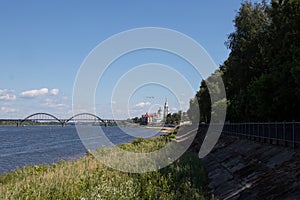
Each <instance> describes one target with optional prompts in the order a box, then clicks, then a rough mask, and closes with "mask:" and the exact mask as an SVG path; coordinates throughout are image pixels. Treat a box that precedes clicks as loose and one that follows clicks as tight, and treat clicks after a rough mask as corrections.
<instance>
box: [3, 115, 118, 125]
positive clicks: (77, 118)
mask: <svg viewBox="0 0 300 200" xmlns="http://www.w3.org/2000/svg"><path fill="white" fill-rule="evenodd" d="M41 121H43V122H44V123H50V122H51V123H53V122H55V123H58V124H61V125H62V126H65V125H67V124H68V123H71V122H82V123H87V122H93V123H95V122H97V123H99V124H100V125H105V126H107V125H109V124H112V123H115V120H113V119H102V118H100V117H99V116H97V115H95V114H92V113H79V114H76V115H73V116H71V117H70V118H67V119H59V118H58V117H56V116H55V115H52V114H50V113H34V114H31V115H29V116H27V117H25V118H24V119H0V124H1V123H3V122H4V123H9V122H11V123H16V125H17V126H22V124H23V123H25V122H34V123H36V122H41Z"/></svg>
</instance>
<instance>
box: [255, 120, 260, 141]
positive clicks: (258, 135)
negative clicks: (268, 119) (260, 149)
mask: <svg viewBox="0 0 300 200" xmlns="http://www.w3.org/2000/svg"><path fill="white" fill-rule="evenodd" d="M257 137H258V139H259V138H260V134H259V122H257ZM255 140H256V139H255Z"/></svg>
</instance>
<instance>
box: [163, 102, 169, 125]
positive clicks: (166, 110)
mask: <svg viewBox="0 0 300 200" xmlns="http://www.w3.org/2000/svg"><path fill="white" fill-rule="evenodd" d="M168 114H169V105H168V99H167V98H166V102H165V106H164V120H165V119H166V118H167V115H168Z"/></svg>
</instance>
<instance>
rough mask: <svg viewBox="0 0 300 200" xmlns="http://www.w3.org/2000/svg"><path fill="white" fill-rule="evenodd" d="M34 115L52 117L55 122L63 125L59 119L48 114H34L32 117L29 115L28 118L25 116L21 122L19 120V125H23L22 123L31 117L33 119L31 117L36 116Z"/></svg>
mask: <svg viewBox="0 0 300 200" xmlns="http://www.w3.org/2000/svg"><path fill="white" fill-rule="evenodd" d="M36 115H47V116H49V117H52V118H53V119H55V120H56V121H58V122H59V123H61V124H62V125H63V123H64V122H63V121H61V120H60V119H58V118H57V117H55V116H54V115H51V114H49V113H42V112H41V113H34V114H32V115H29V116H27V117H25V118H24V119H23V120H21V121H20V125H21V124H22V123H23V122H25V121H26V120H28V119H30V118H31V117H33V116H36Z"/></svg>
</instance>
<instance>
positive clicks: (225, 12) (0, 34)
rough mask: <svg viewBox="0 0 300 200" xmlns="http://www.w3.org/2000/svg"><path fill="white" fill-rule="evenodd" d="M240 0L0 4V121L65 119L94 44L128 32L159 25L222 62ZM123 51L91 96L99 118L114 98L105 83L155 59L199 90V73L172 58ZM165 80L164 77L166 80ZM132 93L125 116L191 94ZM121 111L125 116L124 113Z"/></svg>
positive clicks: (160, 89) (156, 53) (110, 83)
mask: <svg viewBox="0 0 300 200" xmlns="http://www.w3.org/2000/svg"><path fill="white" fill-rule="evenodd" d="M241 2H242V1H241V0H230V1H220V0H219V1H217V0H215V1H196V0H194V1H188V3H186V2H184V1H156V0H153V1H137V0H134V1H86V2H83V1H30V0H29V1H18V2H17V1H8V0H7V1H6V0H3V1H0V27H1V28H0V67H1V73H0V118H24V117H26V116H27V115H29V114H31V113H34V112H50V113H52V114H54V115H57V116H58V117H62V118H64V117H68V116H70V115H71V114H72V91H73V84H74V81H75V78H76V74H77V72H78V70H79V68H80V65H81V64H82V62H83V61H84V59H85V58H86V56H87V55H88V54H89V52H90V51H91V50H92V49H93V48H95V47H96V46H97V45H98V44H99V43H100V42H102V41H104V40H105V39H107V38H109V37H110V36H112V35H114V34H117V33H119V32H122V31H126V30H128V29H133V28H141V27H163V28H168V29H173V30H176V31H179V32H182V33H183V34H186V35H188V36H189V37H191V38H193V39H194V40H196V41H197V42H198V43H199V44H200V45H202V46H203V47H204V49H205V50H206V51H207V52H208V53H209V54H210V56H211V57H212V59H213V60H214V62H215V63H216V65H220V64H222V63H223V62H224V60H225V59H226V58H227V56H228V53H229V51H228V49H226V47H225V45H224V42H225V41H226V39H227V36H228V34H229V33H231V32H233V31H234V27H233V22H232V20H233V19H234V16H235V15H236V11H237V10H238V9H239V7H240V4H241ZM126 56H127V58H125V57H124V58H120V59H119V60H117V61H116V62H115V63H114V64H113V65H112V67H111V68H110V69H109V70H108V71H107V74H106V75H105V76H104V77H103V81H102V82H101V81H100V85H99V86H98V89H97V92H96V96H95V100H96V104H95V109H96V112H97V114H98V115H99V116H100V117H103V118H110V117H112V116H111V112H110V111H109V110H110V109H111V106H112V105H114V104H115V103H116V102H115V101H112V100H111V98H110V95H109V94H110V92H111V88H113V87H114V86H115V84H116V82H117V81H118V79H119V78H120V77H121V76H122V75H123V74H124V73H126V71H128V70H130V69H131V68H133V67H135V66H137V65H141V64H144V63H151V62H155V63H164V64H168V65H170V66H174V68H175V69H176V70H178V71H179V72H180V73H182V74H183V76H185V77H186V78H187V79H189V81H190V83H191V85H192V87H193V89H194V92H195V91H196V90H198V88H199V85H200V81H201V76H199V75H197V74H195V71H193V69H192V67H191V66H188V65H189V64H188V63H186V62H185V61H183V60H182V59H179V58H176V56H174V55H171V54H168V53H166V52H161V51H155V50H145V51H140V52H134V53H132V54H128V55H126ZM121 66H125V67H123V68H122V67H121ZM121 68H122V69H121ZM171 78H172V77H169V76H167V75H166V79H171ZM149 79H151V77H150V78H149ZM147 92H149V94H148V93H147ZM133 94H134V95H133V96H132V97H131V98H130V99H128V102H129V104H130V105H129V107H130V109H132V110H133V111H132V113H130V116H134V115H140V114H141V113H144V112H147V111H151V109H153V106H156V107H155V109H156V108H157V107H159V106H162V105H163V103H164V99H165V97H168V98H169V105H170V108H171V109H172V110H171V111H172V112H175V111H176V110H178V109H180V108H179V107H180V106H181V109H183V110H186V109H187V106H188V100H189V98H191V94H189V96H188V94H186V95H187V96H186V97H185V100H184V102H181V103H180V102H179V100H178V99H176V95H172V91H169V90H168V89H167V88H163V87H161V86H155V85H152V86H151V85H148V86H145V87H144V88H143V87H142V88H140V89H138V90H137V91H135V92H133ZM149 96H153V97H154V98H148V97H149ZM143 105H144V106H143ZM134 109H135V110H134ZM120 112H121V113H123V114H124V115H120V116H123V117H126V113H128V110H127V111H126V110H120ZM130 112H131V111H130Z"/></svg>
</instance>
